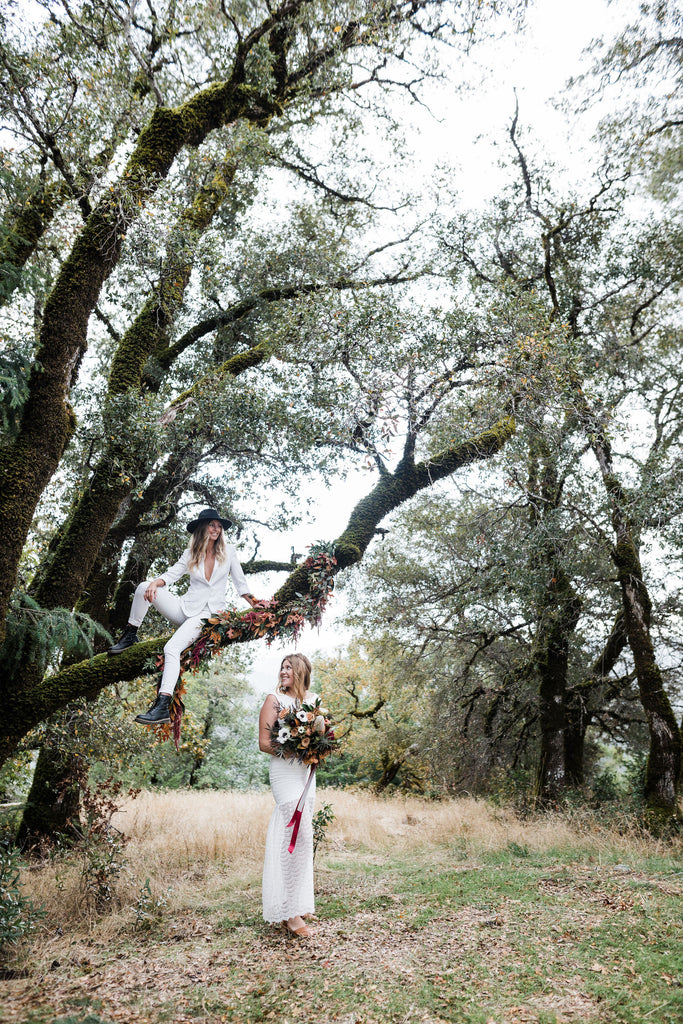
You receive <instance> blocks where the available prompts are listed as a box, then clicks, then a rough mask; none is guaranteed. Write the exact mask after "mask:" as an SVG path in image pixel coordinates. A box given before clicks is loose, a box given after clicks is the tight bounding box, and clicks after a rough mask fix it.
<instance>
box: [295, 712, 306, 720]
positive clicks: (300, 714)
mask: <svg viewBox="0 0 683 1024" xmlns="http://www.w3.org/2000/svg"><path fill="white" fill-rule="evenodd" d="M296 717H297V718H298V719H299V721H300V722H305V721H306V720H307V718H308V713H307V712H306V711H303V710H301V711H297V713H296Z"/></svg>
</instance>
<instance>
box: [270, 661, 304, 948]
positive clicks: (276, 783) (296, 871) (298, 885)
mask: <svg viewBox="0 0 683 1024" xmlns="http://www.w3.org/2000/svg"><path fill="white" fill-rule="evenodd" d="M310 681H311V663H310V661H309V660H308V658H307V657H306V656H305V655H303V654H288V655H287V657H286V658H284V659H283V661H282V664H281V665H280V678H279V682H278V685H277V688H276V691H275V693H271V694H269V695H268V696H267V697H266V699H265V701H264V703H263V707H262V708H261V714H260V716H259V748H260V749H261V750H262V751H263V753H264V754H270V755H271V757H270V788H271V790H272V793H273V798H274V799H275V810H274V811H273V814H272V816H271V819H270V824H269V826H268V835H267V837H266V856H265V860H264V864H263V917H264V919H265V920H266V921H267V922H268V923H269V924H279V923H280V922H283V923H284V924H285V925H286V926H287V928H288V929H289V931H290V932H292V933H293V934H294V935H298V936H299V937H301V938H309V937H310V936H311V935H313V934H314V933H313V932H312V931H311V930H310V929H309V928H308V927H307V925H306V923H305V921H304V920H303V918H304V915H305V914H313V913H314V911H315V897H314V895H313V805H314V803H315V777H314V778H313V781H312V784H311V786H310V788H309V791H308V795H307V798H306V803H305V804H304V807H303V813H302V815H301V825H300V827H299V833H298V836H297V841H296V846H295V847H294V850H293V851H292V852H291V853H290V852H289V844H290V841H291V837H292V830H291V829H290V828H288V827H287V825H288V823H289V822H290V821H291V819H292V815H293V814H294V810H295V808H296V805H297V803H298V801H299V797H300V796H301V794H302V792H303V789H304V786H305V785H306V779H307V778H308V766H307V765H303V764H299V762H298V761H296V760H295V759H294V758H284V757H276V756H275V755H274V754H273V746H272V743H271V737H270V730H271V727H272V726H273V725H274V724H275V722H276V720H277V716H278V710H279V708H280V707H282V706H283V705H286V706H287V707H291V706H293V705H294V704H297V703H301V702H302V701H304V700H306V699H313V694H310V693H309V691H308V688H309V685H310Z"/></svg>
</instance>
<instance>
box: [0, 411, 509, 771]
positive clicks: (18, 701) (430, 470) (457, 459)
mask: <svg viewBox="0 0 683 1024" xmlns="http://www.w3.org/2000/svg"><path fill="white" fill-rule="evenodd" d="M514 431H515V421H514V419H513V417H512V416H505V417H504V418H503V419H501V420H500V421H499V422H498V423H496V424H495V425H494V426H493V427H491V428H489V429H488V430H484V431H482V432H481V433H479V434H478V435H476V436H475V437H471V438H468V439H467V440H466V441H462V442H461V443H460V444H457V445H453V446H452V447H449V448H447V449H444V450H443V451H441V452H439V453H438V454H436V455H434V456H432V457H431V458H430V459H426V460H425V461H423V462H420V463H417V464H415V463H414V462H412V460H408V459H406V458H404V460H403V461H402V462H401V463H400V464H399V466H398V467H397V469H396V471H395V472H394V473H392V474H387V475H384V476H382V477H381V478H380V480H379V481H378V483H377V485H376V486H375V487H374V488H373V490H372V491H371V492H370V494H368V495H366V497H365V498H363V499H361V501H360V502H359V503H358V504H357V505H356V507H355V509H354V510H353V512H352V513H351V516H350V518H349V522H348V524H347V527H346V529H345V530H344V532H343V533H342V534H341V535H340V537H339V538H338V540H337V541H336V543H335V550H336V558H337V566H336V570H335V571H336V572H340V571H342V570H343V569H346V568H348V567H349V566H351V565H355V564H356V563H357V562H360V561H361V559H362V557H363V555H364V553H365V551H366V549H367V547H368V545H369V543H370V540H371V539H372V537H373V535H374V533H375V529H376V527H377V526H378V524H379V523H380V522H381V520H382V519H383V518H384V517H385V516H386V515H388V513H389V512H391V511H392V510H393V509H395V508H398V506H399V505H401V504H402V503H403V502H405V501H407V500H408V499H409V498H411V497H413V496H414V495H415V494H417V493H418V492H419V491H420V490H422V489H424V488H426V487H429V486H430V485H431V484H433V483H435V482H436V481H438V480H443V479H445V478H446V477H448V476H450V475H452V474H453V473H455V472H456V471H457V470H458V469H462V468H463V467H465V466H469V465H471V464H472V463H473V462H478V461H480V460H483V459H487V458H490V457H491V456H493V455H495V454H496V452H498V451H500V449H501V448H502V447H503V445H504V444H505V443H506V441H508V440H509V439H510V437H512V435H513V434H514ZM308 588H309V579H308V574H307V571H306V569H305V568H304V567H303V565H299V566H297V568H296V569H295V570H294V571H293V572H292V573H290V575H289V577H288V579H287V580H286V582H285V584H284V585H283V586H282V587H281V588H280V589H279V590H278V592H277V593H276V594H275V599H276V600H277V601H278V602H279V603H280V604H285V603H287V602H289V601H293V600H294V599H295V598H296V597H297V593H299V594H301V593H303V594H305V593H307V591H308ZM245 639H246V638H244V637H242V638H240V639H239V640H231V641H228V643H236V642H244V640H245ZM164 642H165V638H162V639H160V640H149V641H146V642H145V643H141V644H136V645H135V646H134V647H131V648H130V649H129V650H127V651H125V652H124V653H123V654H121V655H118V656H117V657H115V658H112V657H109V656H108V655H98V656H97V657H95V658H91V659H89V660H87V661H82V662H79V663H78V664H76V665H71V666H69V667H68V668H65V669H63V670H62V671H61V672H57V673H55V674H54V675H52V676H48V677H47V678H46V679H44V680H43V681H42V682H40V683H39V684H38V685H37V686H34V687H32V688H31V689H30V690H29V691H18V690H13V691H10V692H9V693H7V695H6V697H5V698H4V700H5V702H6V708H7V713H6V714H5V715H4V716H3V720H2V722H0V763H2V761H4V760H5V759H6V758H7V757H9V756H10V755H11V753H12V751H13V750H14V749H15V748H16V746H17V744H18V743H19V742H20V741H21V739H22V737H23V736H25V735H26V733H27V732H28V731H29V730H30V729H32V728H33V727H34V726H35V725H37V724H38V723H39V722H41V721H43V720H44V719H45V718H47V717H48V716H49V715H51V714H54V712H56V711H59V710H60V709H61V708H64V707H65V706H66V705H67V704H68V703H69V702H70V701H72V700H75V698H76V697H80V696H86V697H94V696H96V695H97V694H98V693H99V692H100V691H101V690H102V689H103V688H104V687H105V686H108V685H111V684H113V683H116V682H119V681H121V680H130V679H135V678H137V677H138V676H140V675H145V674H148V673H149V674H152V673H153V672H154V671H156V669H155V668H150V667H149V665H148V663H149V660H150V658H151V657H152V656H153V655H154V654H156V653H158V652H159V650H160V649H161V647H162V646H163V643H164Z"/></svg>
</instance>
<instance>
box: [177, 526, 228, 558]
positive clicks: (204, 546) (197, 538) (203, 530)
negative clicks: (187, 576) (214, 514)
mask: <svg viewBox="0 0 683 1024" xmlns="http://www.w3.org/2000/svg"><path fill="white" fill-rule="evenodd" d="M210 522H213V520H211V521H210ZM210 522H209V523H202V524H201V526H198V527H197V529H196V530H193V531H192V540H191V541H190V560H189V562H188V563H187V567H188V569H194V568H196V566H198V565H199V563H200V562H201V561H202V560H203V559H204V558H205V557H206V554H207V552H208V550H209V544H210V543H211V540H210V538H209V525H210ZM216 522H218V520H216ZM214 551H215V554H216V561H217V562H224V561H225V559H226V558H227V556H228V549H227V546H226V543H225V532H224V530H223V526H222V525H221V532H220V534H219V537H218V540H217V541H216V546H215V548H214Z"/></svg>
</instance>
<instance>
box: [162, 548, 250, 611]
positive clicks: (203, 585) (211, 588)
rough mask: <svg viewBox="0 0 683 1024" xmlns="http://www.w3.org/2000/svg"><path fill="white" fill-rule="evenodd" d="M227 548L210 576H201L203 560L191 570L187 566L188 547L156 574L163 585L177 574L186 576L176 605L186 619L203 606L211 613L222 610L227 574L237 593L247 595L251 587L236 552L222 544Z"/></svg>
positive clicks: (172, 579)
mask: <svg viewBox="0 0 683 1024" xmlns="http://www.w3.org/2000/svg"><path fill="white" fill-rule="evenodd" d="M226 547H227V549H228V554H227V558H226V559H225V561H224V562H219V561H218V560H216V563H215V565H214V567H213V572H212V573H211V579H208V580H207V578H206V576H205V575H204V562H203V561H201V562H200V563H199V565H195V566H194V568H193V569H192V570H190V569H189V568H188V562H189V561H190V549H189V548H185V550H184V551H183V553H182V555H181V556H180V558H179V559H178V561H177V562H176V564H175V565H172V566H171V568H170V569H167V570H166V572H162V574H161V576H159V579H160V580H163V581H164V583H165V584H166V586H167V587H168V586H170V584H171V583H175V581H176V580H179V579H180V577H181V576H185V575H189V577H190V586H189V588H188V590H187V593H186V594H183V596H182V597H181V598H180V607H181V608H182V610H183V613H184V614H185V615H187V617H188V619H189V618H192V616H194V615H199V614H200V612H202V611H203V610H204V609H205V608H206V607H207V606H208V608H209V611H210V612H211V613H212V614H213V613H215V612H220V611H223V609H224V608H225V587H226V584H227V582H228V575H230V576H232V582H233V583H234V585H235V590H236V591H237V593H238V594H240V595H242V594H250V593H251V587H250V586H249V584H248V583H247V579H246V576H245V575H244V573H243V572H242V566H241V565H240V562H239V559H238V557H237V551H236V550H235V548H234V547H233V545H232V544H226Z"/></svg>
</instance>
